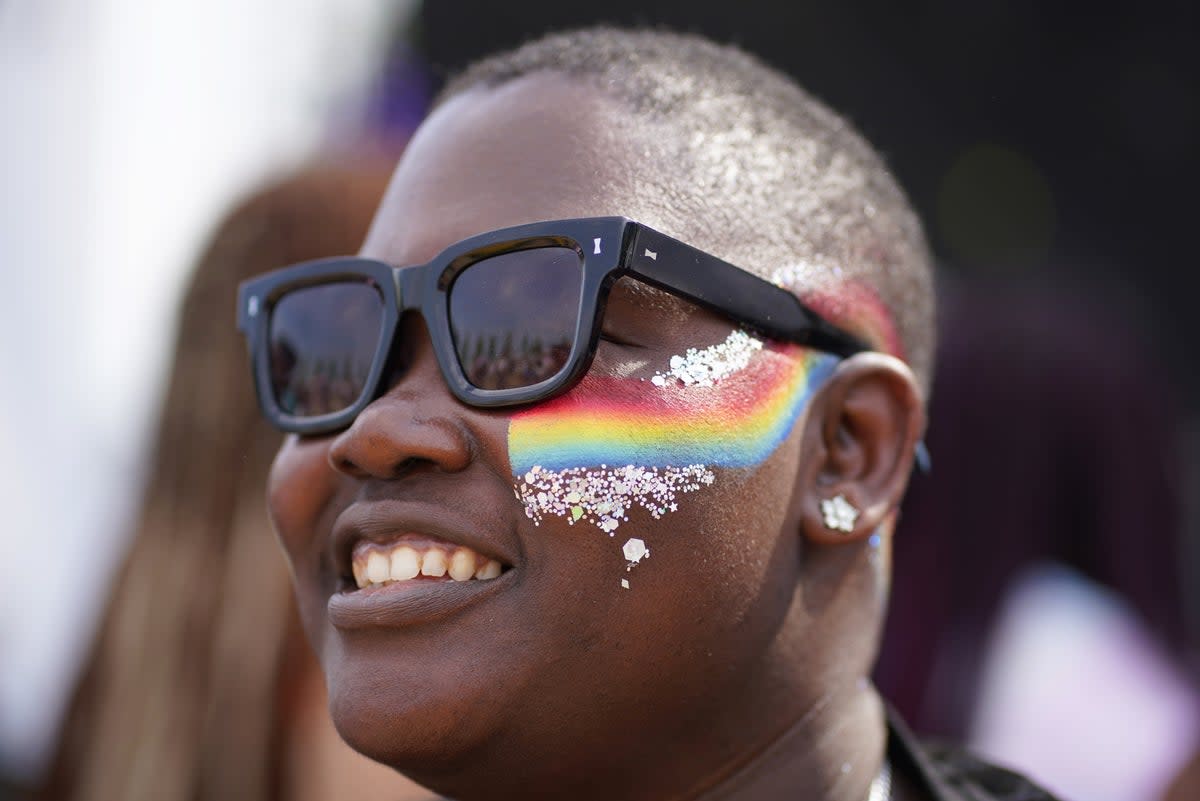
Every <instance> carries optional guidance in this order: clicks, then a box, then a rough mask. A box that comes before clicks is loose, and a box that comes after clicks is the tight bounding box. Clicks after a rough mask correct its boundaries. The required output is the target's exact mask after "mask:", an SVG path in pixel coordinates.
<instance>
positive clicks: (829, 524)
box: [821, 493, 858, 534]
mask: <svg viewBox="0 0 1200 801" xmlns="http://www.w3.org/2000/svg"><path fill="white" fill-rule="evenodd" d="M821 516H822V517H824V518H825V527H826V528H829V529H833V530H834V531H841V532H844V533H846V534H849V533H850V532H851V531H854V521H855V520H858V509H856V508H854V504H852V503H850V502H849V501H847V500H846V496H845V495H842V494H840V493H839V494H838V495H835V496H834V497H833V499H832V500H830V499H828V498H826V499H824V500H822V501H821Z"/></svg>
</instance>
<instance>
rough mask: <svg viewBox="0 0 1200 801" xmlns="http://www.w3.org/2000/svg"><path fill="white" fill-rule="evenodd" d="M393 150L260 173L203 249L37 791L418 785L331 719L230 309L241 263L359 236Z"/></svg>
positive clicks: (305, 792) (252, 794) (82, 799)
mask: <svg viewBox="0 0 1200 801" xmlns="http://www.w3.org/2000/svg"><path fill="white" fill-rule="evenodd" d="M391 163H392V162H391V160H390V159H389V160H388V161H386V162H376V161H374V160H372V159H367V160H360V161H358V162H357V163H354V164H352V165H350V166H331V165H325V164H315V165H313V166H311V167H308V168H306V169H303V170H301V171H299V172H297V173H296V174H294V175H292V176H290V177H288V178H286V179H284V180H281V181H279V182H277V183H275V184H273V185H271V186H269V187H267V188H264V189H262V190H261V191H259V192H257V193H255V194H254V195H253V196H252V197H251V198H249V199H248V200H246V201H245V202H244V203H242V204H240V205H239V206H238V207H237V208H236V209H235V210H234V211H232V212H231V213H230V214H229V216H228V217H227V218H226V219H225V220H224V222H222V223H221V225H220V226H219V227H218V229H217V231H216V232H215V234H214V236H213V237H212V240H211V243H210V244H209V246H208V248H207V250H206V252H205V253H204V254H203V256H202V257H201V258H200V260H199V263H198V264H197V266H196V268H195V272H194V274H193V277H192V280H191V284H190V286H189V288H188V290H187V294H186V297H185V299H184V301H183V305H182V309H181V317H180V323H179V330H178V334H177V341H176V348H175V354H174V360H173V365H172V368H171V374H170V379H169V383H168V386H167V393H166V397H165V402H164V405H163V410H162V414H161V419H160V421H159V425H158V433H157V439H156V442H155V446H154V453H153V458H152V462H151V468H150V470H149V472H148V475H149V483H148V486H147V487H146V491H145V500H144V504H143V507H142V510H141V514H140V517H139V520H138V523H137V527H136V530H135V535H134V537H133V539H132V542H131V545H130V550H129V554H128V556H127V557H126V559H125V563H124V567H123V569H122V570H121V571H120V574H119V576H118V578H117V579H116V581H115V583H114V587H113V593H112V597H111V600H110V602H109V605H108V609H107V612H106V614H105V616H104V619H103V624H102V626H101V628H100V630H99V633H98V634H97V636H96V639H95V643H94V645H93V647H92V649H91V655H90V658H89V659H88V661H87V664H86V665H85V667H84V669H83V672H82V678H81V680H80V682H79V684H78V687H77V689H76V691H75V693H74V696H73V700H72V703H71V704H70V707H69V710H68V713H67V715H66V719H65V721H64V723H63V724H62V728H61V739H60V743H59V746H58V749H57V753H56V755H55V758H54V759H53V761H52V765H51V768H50V771H49V774H48V776H47V780H46V783H45V786H44V788H43V790H42V792H41V794H40V797H41V798H44V799H54V800H56V801H86V800H87V799H95V801H110V800H111V799H122V801H137V799H146V801H151V800H153V801H172V800H174V801H195V800H196V799H280V800H281V801H300V800H302V799H314V800H315V799H323V800H327V799H335V798H344V799H352V798H353V799H373V798H378V799H390V801H398V800H399V799H404V798H412V797H414V789H413V788H412V786H411V785H409V784H407V783H406V782H405V781H404V780H403V779H402V778H401V777H399V776H396V775H395V774H394V773H391V772H390V771H387V770H386V769H383V768H381V767H380V766H378V765H376V764H375V763H372V762H370V761H369V760H366V759H364V758H362V757H360V756H358V755H357V754H355V753H354V752H353V751H351V750H350V749H349V748H348V747H346V746H345V745H344V744H343V743H342V742H341V740H340V739H339V738H338V737H337V736H336V734H335V733H334V731H333V729H332V727H331V725H330V723H329V719H328V714H327V712H326V710H325V693H324V686H323V683H322V681H321V678H320V673H319V670H318V668H317V666H316V664H315V662H314V661H313V659H312V654H311V651H310V650H309V648H308V647H307V645H306V644H305V643H304V642H303V637H302V634H301V632H300V629H299V626H298V624H297V622H296V618H295V608H294V604H293V603H292V601H291V597H290V594H289V592H288V588H287V569H286V566H285V564H284V562H283V560H281V559H280V558H279V554H278V551H277V549H276V547H275V546H274V544H273V543H272V535H271V532H270V529H269V523H268V521H267V518H266V511H265V507H264V501H263V496H264V475H265V471H266V467H267V465H268V464H269V463H270V460H271V456H272V454H273V452H274V450H275V449H276V447H277V444H278V435H277V434H275V433H274V432H273V431H272V430H271V429H270V428H269V427H268V426H266V425H264V424H263V423H262V422H261V421H260V420H259V418H258V414H257V412H256V408H255V401H254V397H253V391H252V389H251V388H250V387H248V386H247V385H246V383H245V382H244V381H243V380H241V377H242V374H243V372H244V360H245V347H244V344H243V343H242V342H241V341H240V339H239V338H238V337H237V336H235V335H234V334H233V333H231V331H230V330H229V326H227V325H225V324H224V321H225V320H227V319H228V318H229V315H230V311H231V309H230V298H231V297H232V294H233V292H234V290H235V287H236V286H237V284H238V282H239V281H241V280H243V279H244V278H246V277H247V276H249V275H251V274H253V273H256V272H259V271H261V270H263V269H267V268H270V267H272V266H276V265H279V264H286V263H288V262H290V261H293V260H296V259H306V258H315V257H319V256H323V255H329V254H333V253H340V252H345V251H346V250H347V249H353V248H355V247H357V246H358V244H359V242H361V240H362V237H363V234H364V232H365V231H366V227H367V223H368V221H369V220H370V216H371V213H372V211H373V209H374V207H375V205H376V203H377V202H378V200H379V198H380V196H381V195H382V192H383V189H384V186H385V183H386V180H387V176H388V172H389V168H390V165H391ZM416 792H417V795H418V796H424V795H427V794H425V793H421V792H420V791H416Z"/></svg>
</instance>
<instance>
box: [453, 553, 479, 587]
mask: <svg viewBox="0 0 1200 801" xmlns="http://www.w3.org/2000/svg"><path fill="white" fill-rule="evenodd" d="M473 575H475V554H474V553H472V552H471V551H468V550H467V549H466V548H459V549H458V550H457V551H455V552H454V556H452V557H450V578H452V579H454V580H455V581H466V580H467V579H469V578H471V576H473Z"/></svg>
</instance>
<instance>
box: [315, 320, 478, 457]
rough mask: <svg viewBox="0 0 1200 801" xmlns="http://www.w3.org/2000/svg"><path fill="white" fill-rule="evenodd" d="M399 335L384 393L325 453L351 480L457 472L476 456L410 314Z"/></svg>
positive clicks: (418, 325) (429, 348) (423, 333)
mask: <svg viewBox="0 0 1200 801" xmlns="http://www.w3.org/2000/svg"><path fill="white" fill-rule="evenodd" d="M399 329H400V330H399V338H398V342H397V346H396V348H394V349H393V350H394V353H393V359H392V362H393V364H392V368H391V369H390V375H389V376H388V377H387V379H386V380H387V381H388V389H387V391H386V392H385V393H384V394H383V395H381V396H380V397H379V398H377V399H375V400H374V401H373V402H372V403H371V404H370V405H369V406H367V408H366V409H364V410H363V411H362V412H361V413H360V414H359V415H358V417H357V418H355V420H354V422H353V423H352V424H351V426H350V427H349V428H348V429H346V430H345V431H343V432H342V433H341V434H339V435H337V437H335V438H334V441H333V443H332V444H331V445H330V448H329V463H330V465H331V466H332V467H333V468H334V469H335V470H337V471H339V472H341V473H344V474H346V475H349V476H353V477H355V478H379V479H394V478H399V477H400V476H402V475H404V474H406V473H408V472H410V471H412V470H414V469H419V468H422V467H425V468H433V469H437V470H441V471H445V472H457V471H460V470H464V469H466V468H467V466H468V465H470V463H471V460H472V455H473V453H474V452H475V450H476V449H475V446H474V440H473V438H472V435H471V433H470V430H469V428H468V426H467V425H466V423H465V421H464V420H463V419H462V415H461V412H462V410H463V407H462V406H461V404H459V402H458V401H457V399H455V398H454V396H453V395H451V394H450V391H449V389H448V388H447V387H446V383H445V381H444V380H443V379H442V374H441V370H440V369H439V368H438V365H437V359H436V357H435V356H434V353H433V346H432V343H431V342H430V341H429V334H428V331H427V329H426V327H425V325H424V324H423V321H422V320H421V319H420V317H419V315H418V314H416V313H411V312H410V313H408V314H406V315H405V316H404V319H403V320H401V324H400V326H399Z"/></svg>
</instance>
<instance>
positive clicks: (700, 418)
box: [508, 331, 838, 534]
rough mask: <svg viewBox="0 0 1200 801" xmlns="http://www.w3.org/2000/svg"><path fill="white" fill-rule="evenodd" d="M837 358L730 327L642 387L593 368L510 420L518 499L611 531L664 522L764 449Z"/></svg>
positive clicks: (775, 441)
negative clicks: (718, 473)
mask: <svg viewBox="0 0 1200 801" xmlns="http://www.w3.org/2000/svg"><path fill="white" fill-rule="evenodd" d="M714 349H718V350H719V353H716V354H715V355H714V353H713V351H714ZM677 360H678V361H677ZM837 362H838V359H837V357H834V356H830V355H828V354H823V353H819V352H815V351H809V350H805V349H803V348H800V347H798V346H792V345H788V346H775V345H764V344H763V343H762V342H761V341H759V340H755V339H754V338H753V337H749V336H748V335H746V334H744V333H743V332H739V331H735V332H734V334H733V335H731V336H730V338H729V339H727V340H726V341H725V342H724V343H722V344H721V345H718V346H714V348H713V349H705V351H695V350H693V351H689V353H688V355H687V356H684V357H675V359H673V360H672V372H671V373H668V374H663V373H660V374H658V375H656V376H655V378H654V379H652V380H651V381H650V382H647V381H645V380H639V379H633V378H613V377H609V376H594V375H589V376H587V377H585V378H584V380H583V381H582V382H580V384H579V386H577V387H576V388H575V389H574V390H572V391H571V392H569V393H567V394H566V395H563V396H562V397H560V398H556V399H555V400H552V401H549V402H547V403H545V404H542V405H540V406H537V407H534V408H533V409H530V410H529V411H526V412H524V413H522V414H519V415H517V416H515V417H514V418H513V419H512V421H511V423H510V424H509V432H508V445H509V457H510V460H511V462H512V469H513V472H514V474H515V475H516V476H517V479H518V481H517V487H516V493H517V497H518V499H520V500H521V501H522V503H523V504H524V505H525V509H526V513H527V514H528V515H529V517H530V518H532V519H533V520H534V522H535V523H537V522H540V521H541V519H542V518H543V517H544V516H545V515H553V516H556V517H565V518H566V519H567V521H568V523H572V524H573V523H575V522H577V521H579V520H587V521H589V522H592V523H594V524H595V525H597V526H598V527H600V528H601V529H602V530H604V531H606V532H608V533H609V534H612V532H613V531H614V530H615V529H616V528H617V527H618V526H619V525H620V523H621V522H623V521H625V520H627V519H628V516H627V515H628V512H629V510H630V509H632V508H634V507H642V508H644V509H647V510H648V511H649V512H650V514H651V516H652V517H655V518H658V517H661V516H662V515H664V514H667V513H668V512H671V511H675V509H676V508H677V500H676V498H677V496H678V495H679V494H684V493H688V492H694V491H696V490H697V489H700V488H701V487H703V486H708V485H711V484H712V483H713V481H714V480H715V477H714V474H713V472H712V469H711V468H713V467H725V468H739V467H752V466H754V465H757V464H759V463H761V462H762V461H764V460H765V459H766V458H767V457H768V456H770V454H771V453H772V452H774V450H775V449H776V448H777V447H778V446H779V444H780V443H781V442H782V441H783V440H784V439H785V438H786V437H787V435H788V433H789V432H790V431H791V429H792V426H793V424H794V423H795V421H796V419H797V417H799V415H800V413H801V412H802V410H803V408H804V406H805V404H806V403H807V401H808V399H809V398H810V397H811V395H812V393H813V392H814V391H815V390H816V389H817V387H819V386H820V385H821V383H823V382H824V380H825V379H826V378H828V376H829V375H830V374H832V372H833V370H834V368H835V366H836V364H837ZM678 371H682V373H683V374H682V375H680V374H679V372H678ZM690 379H694V380H690Z"/></svg>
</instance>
